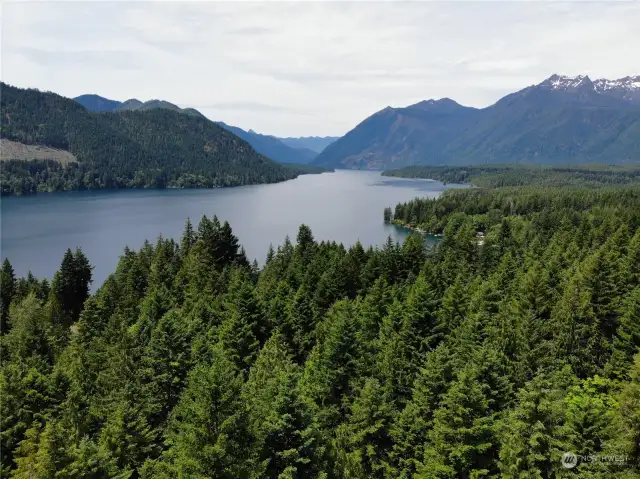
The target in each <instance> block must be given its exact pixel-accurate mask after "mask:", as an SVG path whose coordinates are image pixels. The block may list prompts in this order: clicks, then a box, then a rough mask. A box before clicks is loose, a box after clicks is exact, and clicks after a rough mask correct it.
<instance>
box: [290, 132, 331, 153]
mask: <svg viewBox="0 0 640 479" xmlns="http://www.w3.org/2000/svg"><path fill="white" fill-rule="evenodd" d="M339 138H340V137H339V136H302V137H299V138H295V137H288V138H278V139H279V140H280V141H281V142H282V143H284V144H285V145H288V146H291V147H292V148H306V149H308V150H311V151H315V152H316V153H321V152H322V150H324V149H325V148H326V147H327V146H329V145H330V144H331V143H333V142H334V141H336V140H337V139H339Z"/></svg>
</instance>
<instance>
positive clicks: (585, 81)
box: [540, 74, 592, 90]
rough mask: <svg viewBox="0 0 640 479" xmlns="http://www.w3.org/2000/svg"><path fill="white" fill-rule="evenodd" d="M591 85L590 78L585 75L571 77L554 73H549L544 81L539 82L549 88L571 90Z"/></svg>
mask: <svg viewBox="0 0 640 479" xmlns="http://www.w3.org/2000/svg"><path fill="white" fill-rule="evenodd" d="M591 85H592V82H591V79H590V78H589V77H588V76H587V75H578V76H573V77H572V76H566V75H557V74H556V75H551V76H550V77H549V78H547V79H546V80H545V81H543V82H542V83H540V86H543V87H548V88H550V89H551V90H571V89H575V88H580V87H584V86H591Z"/></svg>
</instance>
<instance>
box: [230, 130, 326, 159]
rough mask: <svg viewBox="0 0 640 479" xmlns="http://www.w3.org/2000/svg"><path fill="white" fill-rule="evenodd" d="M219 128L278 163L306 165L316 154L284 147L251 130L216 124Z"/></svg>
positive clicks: (278, 140)
mask: <svg viewBox="0 0 640 479" xmlns="http://www.w3.org/2000/svg"><path fill="white" fill-rule="evenodd" d="M218 124H219V125H220V126H222V127H223V128H225V129H226V130H228V131H230V132H232V133H233V134H234V135H237V136H239V137H240V138H242V139H243V140H245V141H246V142H247V143H249V144H250V145H251V146H252V147H253V148H254V149H255V150H256V151H257V152H258V153H262V154H263V155H265V156H266V157H268V158H271V159H272V160H275V161H277V162H280V163H297V164H301V165H303V164H307V163H311V162H312V161H313V160H314V159H315V157H316V156H318V154H317V153H316V152H314V151H311V150H310V149H308V148H295V147H291V146H288V145H286V144H285V143H284V142H282V141H281V140H280V138H276V137H275V136H271V135H261V134H260V133H256V132H255V131H253V130H249V131H246V130H243V129H242V128H238V127H237V126H231V125H227V124H226V123H223V122H218Z"/></svg>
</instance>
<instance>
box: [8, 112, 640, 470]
mask: <svg viewBox="0 0 640 479" xmlns="http://www.w3.org/2000/svg"><path fill="white" fill-rule="evenodd" d="M124 118H126V117H124ZM123 121H124V120H123ZM381 213H382V212H381ZM395 218H396V219H402V220H404V221H412V222H417V223H421V224H425V225H429V226H430V228H432V229H433V230H434V231H435V230H437V231H442V232H443V233H444V237H443V239H442V241H441V242H440V243H439V244H438V245H437V246H436V247H435V248H434V249H431V250H428V249H426V248H425V243H424V241H423V238H422V237H421V236H419V235H415V234H414V235H411V236H409V237H408V238H407V239H406V241H405V242H404V244H403V245H402V246H400V245H397V244H394V243H393V242H392V241H391V240H389V241H388V242H387V243H386V245H385V246H384V247H383V248H381V249H364V248H362V246H361V245H360V244H356V245H353V246H351V247H349V248H346V247H344V246H343V245H338V244H336V243H334V242H318V241H316V240H315V239H314V237H313V235H312V232H311V231H310V229H309V228H308V227H306V226H304V225H302V226H301V227H300V229H299V232H298V235H297V238H296V242H295V244H293V243H292V242H291V241H289V239H288V238H285V239H284V242H283V244H282V245H281V246H280V247H278V248H277V249H275V250H274V249H270V250H269V251H268V252H267V255H266V261H265V266H264V268H262V269H260V268H258V266H257V265H256V264H253V265H251V264H250V263H249V262H248V260H247V258H246V256H245V255H244V253H243V252H242V250H241V249H240V247H239V245H238V240H237V238H236V237H235V236H234V235H233V232H232V230H231V227H230V226H229V225H228V224H220V222H219V221H218V220H217V218H213V219H208V218H206V217H205V218H202V220H201V221H200V223H199V225H198V226H197V228H194V227H192V225H191V223H190V222H187V225H186V227H185V231H184V234H183V236H182V238H181V239H180V240H179V241H178V242H175V241H173V240H167V239H163V238H159V239H158V240H157V241H156V242H155V243H149V242H147V243H145V244H144V245H143V246H142V247H141V249H140V250H138V251H134V250H130V249H126V250H125V251H124V252H123V255H122V257H121V260H120V263H119V265H118V266H117V268H116V270H115V271H114V273H113V275H112V276H111V277H110V278H109V279H107V281H106V282H105V283H104V284H103V285H102V286H101V287H100V288H99V289H98V290H97V292H96V293H95V294H94V295H91V296H89V294H88V291H89V289H88V285H89V282H90V279H91V270H90V266H89V264H88V261H87V258H85V257H84V255H83V254H82V252H80V251H77V252H75V253H73V252H71V251H69V252H67V254H66V255H65V257H64V258H63V261H62V264H61V267H60V271H59V272H58V273H57V274H56V276H55V277H54V279H53V281H52V282H51V283H49V282H46V281H41V280H37V279H35V278H33V277H28V278H23V279H16V278H15V277H14V275H13V272H12V268H11V265H10V263H9V262H5V264H4V265H3V267H2V274H1V276H0V281H1V284H0V286H1V288H2V302H1V306H2V309H1V318H2V336H1V338H0V341H1V346H2V348H1V351H2V353H1V354H2V365H1V366H0V395H1V397H2V398H3V401H2V403H1V408H2V409H1V414H0V429H1V430H2V433H1V434H0V441H1V443H0V447H1V448H2V451H3V454H2V468H3V470H2V475H3V477H5V476H7V477H16V478H22V477H38V478H42V479H49V478H53V477H56V478H61V477H62V478H103V477H140V478H167V479H168V478H176V477H185V478H186V477H189V478H196V477H223V478H300V479H302V478H305V479H307V478H340V479H342V478H345V479H346V478H358V479H360V478H361V479H364V478H380V479H383V478H384V479H397V478H412V479H451V478H456V479H458V478H459V479H468V478H480V477H505V478H524V477H527V478H547V479H560V478H565V477H588V478H597V479H611V478H616V479H629V478H632V477H638V476H639V475H640V450H639V449H638V439H639V438H640V356H639V355H638V352H639V349H640V188H638V187H635V186H609V187H601V188H591V187H590V186H586V187H585V186H584V185H574V186H573V187H571V188H557V187H540V186H524V187H519V188H496V189H481V188H473V189H466V190H448V191H446V192H445V193H444V194H443V195H442V196H441V197H440V198H438V199H417V200H415V201H412V202H410V203H407V204H403V205H398V206H397V207H396V208H395ZM381 219H382V218H381ZM478 232H482V233H484V238H483V240H482V241H478V237H477V233H478ZM634 356H635V359H634ZM566 452H571V453H573V454H575V455H576V456H577V457H576V462H574V463H568V462H563V459H562V458H563V455H564V454H565V453H566ZM565 457H566V456H565ZM593 458H596V459H593ZM603 458H604V459H603ZM606 458H616V459H606ZM567 466H571V467H567Z"/></svg>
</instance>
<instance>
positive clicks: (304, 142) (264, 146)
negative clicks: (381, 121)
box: [74, 94, 337, 164]
mask: <svg viewBox="0 0 640 479" xmlns="http://www.w3.org/2000/svg"><path fill="white" fill-rule="evenodd" d="M74 100H75V101H77V102H78V103H80V104H81V105H82V106H84V107H85V108H86V109H87V110H89V111H92V112H106V111H111V112H116V111H128V110H141V111H144V110H152V109H155V108H164V109H167V110H173V111H178V112H181V113H186V114H188V115H192V116H201V117H204V115H202V113H200V112H199V111H198V110H196V109H194V108H180V107H179V106H177V105H174V104H173V103H169V102H168V101H164V100H149V101H146V102H141V101H140V100H137V99H135V98H133V99H130V100H127V101H124V102H120V101H117V100H110V99H108V98H104V97H102V96H99V95H95V94H88V95H81V96H78V97H76V98H74ZM217 123H218V124H219V125H220V126H222V127H223V128H224V129H225V130H228V131H230V132H232V133H233V134H234V135H236V136H239V137H240V138H242V139H243V140H245V141H246V142H247V143H249V144H250V145H251V146H252V147H253V149H254V150H256V151H257V152H258V153H260V154H263V155H265V156H266V157H268V158H271V159H272V160H275V161H277V162H280V163H296V164H308V163H311V161H312V160H314V159H315V157H316V156H318V153H320V152H321V151H322V150H323V149H324V148H325V147H326V146H327V145H328V144H330V143H331V142H332V141H335V140H336V139H337V138H335V137H303V138H277V137H275V136H271V135H262V134H260V133H256V132H255V131H253V130H248V131H246V130H243V129H242V128H238V127H237V126H231V125H227V124H226V123H223V122H221V121H219V122H217Z"/></svg>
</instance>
